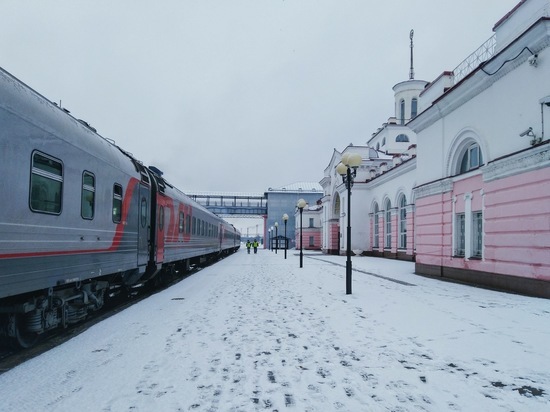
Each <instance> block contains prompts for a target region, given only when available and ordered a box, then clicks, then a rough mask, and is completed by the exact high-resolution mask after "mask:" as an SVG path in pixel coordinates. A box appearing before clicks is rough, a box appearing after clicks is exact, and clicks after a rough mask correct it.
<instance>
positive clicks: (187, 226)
mask: <svg viewBox="0 0 550 412" xmlns="http://www.w3.org/2000/svg"><path fill="white" fill-rule="evenodd" d="M185 233H187V234H190V233H191V216H189V215H187V216H186V219H185Z"/></svg>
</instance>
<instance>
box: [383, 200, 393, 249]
mask: <svg viewBox="0 0 550 412" xmlns="http://www.w3.org/2000/svg"><path fill="white" fill-rule="evenodd" d="M391 231H392V224H391V202H390V200H389V199H388V200H387V201H386V209H385V211H384V249H391V242H392V238H391Z"/></svg>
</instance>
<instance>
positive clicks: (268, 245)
mask: <svg viewBox="0 0 550 412" xmlns="http://www.w3.org/2000/svg"><path fill="white" fill-rule="evenodd" d="M267 242H268V243H267V250H271V228H269V229H267Z"/></svg>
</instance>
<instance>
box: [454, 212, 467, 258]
mask: <svg viewBox="0 0 550 412" xmlns="http://www.w3.org/2000/svg"><path fill="white" fill-rule="evenodd" d="M455 225H456V226H455V231H456V233H455V256H464V254H465V248H466V216H465V215H464V213H459V214H457V215H456V222H455Z"/></svg>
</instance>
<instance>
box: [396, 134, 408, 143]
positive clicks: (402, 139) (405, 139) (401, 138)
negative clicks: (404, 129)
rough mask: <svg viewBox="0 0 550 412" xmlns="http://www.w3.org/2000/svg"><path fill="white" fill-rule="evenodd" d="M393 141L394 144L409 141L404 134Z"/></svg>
mask: <svg viewBox="0 0 550 412" xmlns="http://www.w3.org/2000/svg"><path fill="white" fill-rule="evenodd" d="M395 141H396V142H408V141H409V136H407V135H406V134H399V135H397V137H396V138H395Z"/></svg>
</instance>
